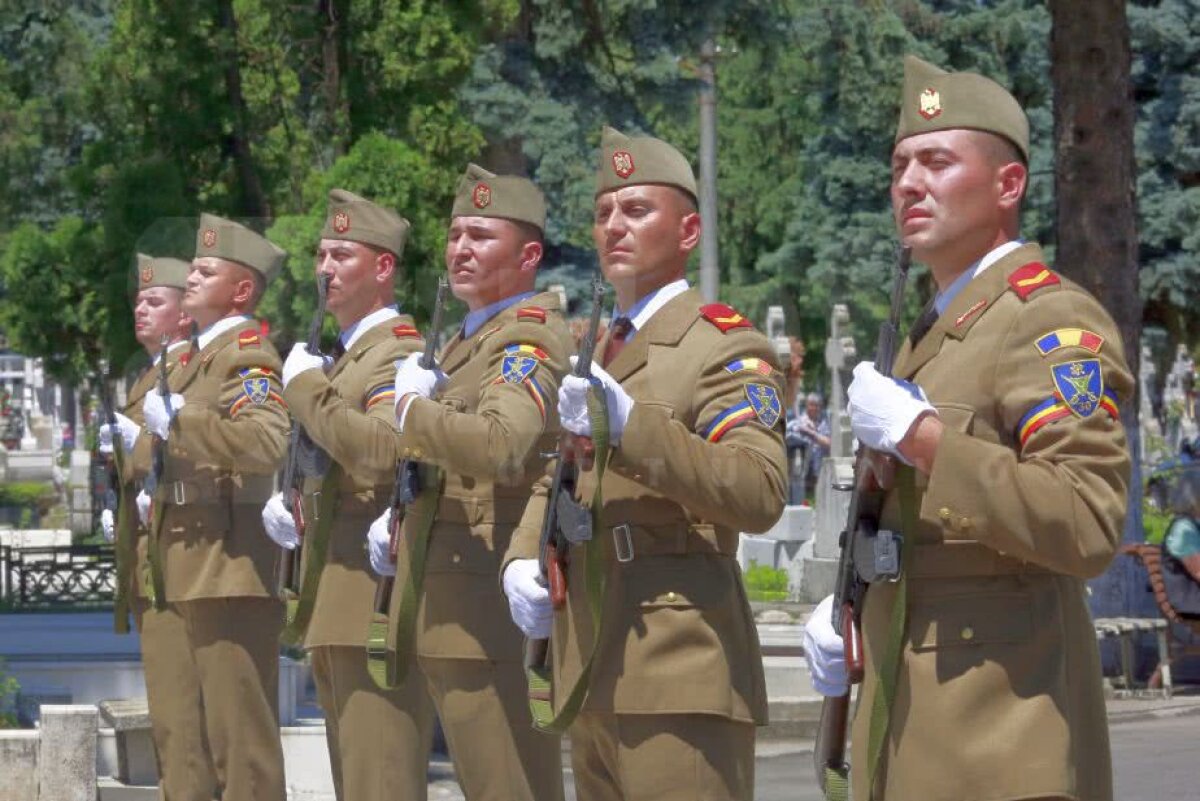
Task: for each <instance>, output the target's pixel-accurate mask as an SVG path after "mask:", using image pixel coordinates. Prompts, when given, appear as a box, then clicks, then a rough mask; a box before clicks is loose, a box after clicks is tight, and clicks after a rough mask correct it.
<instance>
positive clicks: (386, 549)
mask: <svg viewBox="0 0 1200 801" xmlns="http://www.w3.org/2000/svg"><path fill="white" fill-rule="evenodd" d="M391 525H392V510H391V509H390V508H389V509H388V510H387V511H385V512H384V513H383V514H382V515H380V516H379V517H377V518H375V522H374V523H372V524H371V528H369V529H368V530H367V555H368V556H370V557H371V569H372V570H374V571H375V572H376V574H378V575H380V576H394V575H396V565H395V564H394V563H393V562H392V554H391V551H392V534H391V532H390V531H389V529H390V528H391Z"/></svg>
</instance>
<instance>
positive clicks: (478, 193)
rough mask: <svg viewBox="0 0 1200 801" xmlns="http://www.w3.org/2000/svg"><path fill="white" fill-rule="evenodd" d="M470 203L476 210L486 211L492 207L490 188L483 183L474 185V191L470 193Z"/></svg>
mask: <svg viewBox="0 0 1200 801" xmlns="http://www.w3.org/2000/svg"><path fill="white" fill-rule="evenodd" d="M471 202H472V203H473V204H475V208H477V209H486V208H487V207H488V206H490V205H492V188H491V187H490V186H488V185H487V184H484V183H479V184H476V185H475V191H473V192H472V193H471Z"/></svg>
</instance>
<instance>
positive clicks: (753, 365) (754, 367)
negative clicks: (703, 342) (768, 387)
mask: <svg viewBox="0 0 1200 801" xmlns="http://www.w3.org/2000/svg"><path fill="white" fill-rule="evenodd" d="M725 369H726V370H727V371H729V372H731V373H740V372H741V371H742V370H749V371H750V372H754V373H761V374H762V375H770V374H771V369H772V368H771V363H770V362H768V361H767V360H766V359H755V358H745V359H734V360H733V361H731V362H730V363H729V364H727V365H725Z"/></svg>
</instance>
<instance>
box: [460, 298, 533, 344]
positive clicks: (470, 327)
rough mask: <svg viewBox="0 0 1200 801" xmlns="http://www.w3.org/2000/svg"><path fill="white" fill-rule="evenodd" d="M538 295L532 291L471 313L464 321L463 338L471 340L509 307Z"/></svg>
mask: <svg viewBox="0 0 1200 801" xmlns="http://www.w3.org/2000/svg"><path fill="white" fill-rule="evenodd" d="M536 294H537V293H536V292H534V291H532V290H530V291H529V292H522V293H520V294H519V295H509V296H508V297H507V298H504V299H503V300H498V301H496V302H495V303H493V304H491V305H489V306H484V307H483V308H482V309H476V310H475V311H473V312H471V313H469V314H468V315H467V316H466V317H465V318H464V319H463V330H462V338H463V339H470V338H471V337H473V336H474V335H475V332H476V331H478V330H479V329H480V328H482V327H483V324H484V323H486V322H487V321H488V320H490V319H492V318H493V317H495V316H496V315H497V314H499V313H500V312H502V311H504V310H505V309H507V308H508V307H509V306H512V305H513V304H516V303H520V302H521V301H523V300H529V299H530V298H532V297H533V296H534V295H536Z"/></svg>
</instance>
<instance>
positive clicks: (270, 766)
mask: <svg viewBox="0 0 1200 801" xmlns="http://www.w3.org/2000/svg"><path fill="white" fill-rule="evenodd" d="M172 607H173V608H174V609H175V610H176V611H177V612H178V614H179V616H180V617H181V618H182V620H183V622H184V625H185V627H186V634H187V649H188V652H189V653H190V655H191V657H192V660H193V662H194V664H195V670H196V676H197V678H198V680H199V694H200V700H199V703H200V707H201V709H202V711H203V728H202V731H203V732H204V733H205V734H206V735H207V740H208V744H209V748H210V751H211V753H212V763H213V773H214V774H215V776H216V780H217V786H218V790H219V797H220V798H221V799H222V801H285V789H284V779H283V747H282V745H281V744H280V741H279V709H278V707H279V634H280V632H281V631H282V630H283V604H282V603H281V602H280V601H278V600H276V599H274V598H212V599H204V600H199V601H181V602H179V603H176V604H172ZM188 692H194V691H192V690H190V689H189V690H188Z"/></svg>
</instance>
